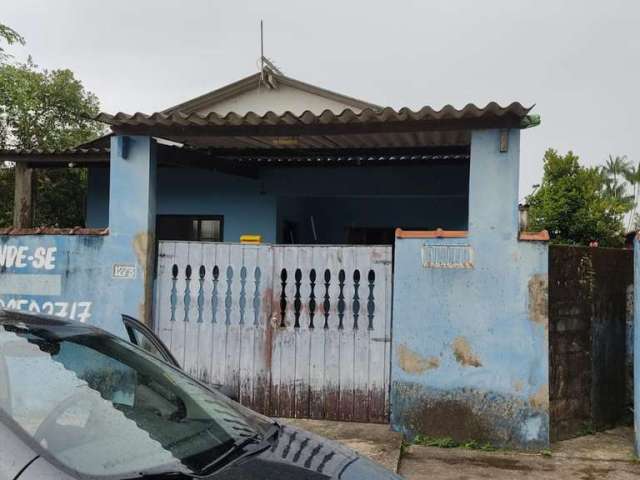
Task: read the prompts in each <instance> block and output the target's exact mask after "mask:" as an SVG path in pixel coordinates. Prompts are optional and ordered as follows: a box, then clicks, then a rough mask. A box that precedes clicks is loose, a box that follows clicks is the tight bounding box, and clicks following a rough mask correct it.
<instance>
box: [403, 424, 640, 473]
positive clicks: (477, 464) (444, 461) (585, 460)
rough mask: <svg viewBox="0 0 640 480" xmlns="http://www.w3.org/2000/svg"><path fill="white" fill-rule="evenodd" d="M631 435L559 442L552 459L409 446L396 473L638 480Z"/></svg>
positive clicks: (619, 433) (625, 431)
mask: <svg viewBox="0 0 640 480" xmlns="http://www.w3.org/2000/svg"><path fill="white" fill-rule="evenodd" d="M632 435H633V430H632V429H630V428H619V429H615V430H612V431H609V432H604V433H598V434H596V435H589V436H585V437H581V438H577V439H573V440H568V441H565V442H558V443H557V444H554V445H553V448H552V453H551V456H542V455H539V454H524V453H503V452H480V451H472V450H464V449H460V448H455V449H442V448H430V447H421V446H411V447H408V448H407V449H406V451H405V452H404V454H403V456H402V459H401V461H400V468H399V473H400V474H401V475H403V476H404V477H405V478H407V479H408V480H423V479H424V480H427V479H429V480H449V479H452V480H453V479H456V480H467V479H468V480H471V479H485V478H488V479H491V480H507V479H519V480H521V479H531V480H538V479H545V480H556V479H558V480H560V479H562V480H573V479H578V480H609V479H611V480H613V479H616V480H627V479H636V480H637V479H640V463H638V462H634V461H633V450H632Z"/></svg>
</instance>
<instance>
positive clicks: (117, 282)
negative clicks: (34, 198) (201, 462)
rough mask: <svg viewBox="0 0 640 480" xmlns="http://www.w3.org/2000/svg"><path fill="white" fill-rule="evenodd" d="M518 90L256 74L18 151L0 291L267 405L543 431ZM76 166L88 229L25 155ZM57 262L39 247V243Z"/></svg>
mask: <svg viewBox="0 0 640 480" xmlns="http://www.w3.org/2000/svg"><path fill="white" fill-rule="evenodd" d="M529 110H530V109H529V108H525V107H523V106H522V105H520V104H518V103H513V104H511V105H508V106H506V107H501V106H499V105H497V104H496V103H490V104H488V105H487V106H485V107H483V108H480V107H476V106H474V105H467V106H466V107H464V108H462V109H456V108H453V107H451V106H447V107H444V108H443V109H441V110H434V109H432V108H430V107H424V108H422V109H420V110H418V111H412V110H409V109H401V110H394V109H391V108H388V107H385V108H382V107H380V106H377V105H374V104H370V103H367V102H364V101H361V100H357V99H354V98H351V97H348V96H345V95H341V94H337V93H334V92H330V91H328V90H325V89H322V88H319V87H315V86H312V85H309V84H306V83H303V82H300V81H297V80H293V79H291V78H288V77H286V76H284V75H282V74H281V73H279V72H277V71H275V70H273V69H270V68H265V69H264V70H263V71H261V72H259V73H257V74H255V75H252V76H250V77H247V78H245V79H243V80H240V81H239V82H236V83H234V84H231V85H228V86H226V87H223V88H221V89H218V90H215V91H213V92H211V93H208V94H205V95H203V96H201V97H198V98H195V99H192V100H189V101H187V102H185V103H182V104H180V105H177V106H174V107H171V108H168V109H167V110H164V111H163V112H159V113H154V114H142V113H136V114H134V115H129V114H124V113H118V114H116V115H108V114H102V115H101V116H100V117H99V119H100V120H101V121H103V122H105V123H106V124H108V125H109V126H110V127H111V130H112V133H111V135H109V136H108V137H105V138H101V139H98V140H96V141H95V142H92V143H90V144H86V145H82V146H79V147H78V148H76V149H72V150H69V151H64V152H33V151H30V152H11V153H10V154H5V159H6V160H12V161H15V162H16V163H17V165H18V168H17V169H16V174H17V181H16V199H17V202H16V205H17V211H16V215H15V217H16V225H15V227H14V228H12V229H7V230H5V231H3V232H0V233H1V234H2V235H1V236H0V265H1V266H2V267H3V273H2V275H0V302H1V303H0V306H6V307H11V308H20V309H24V310H32V311H44V312H46V313H52V314H55V315H59V316H64V317H68V318H72V319H76V320H80V321H87V322H91V323H96V324H98V325H100V326H102V327H104V328H107V329H109V330H112V331H114V332H116V333H120V334H124V332H123V329H122V324H121V321H120V318H119V317H120V314H123V313H124V314H129V315H133V316H136V317H139V318H141V319H143V320H144V321H145V322H147V323H148V324H149V325H151V326H153V328H154V329H155V330H156V332H158V334H159V335H160V336H161V337H162V338H163V340H164V341H165V342H166V343H167V344H168V345H169V346H170V348H171V350H172V351H173V353H174V355H175V356H176V357H177V358H178V360H179V361H180V362H181V363H182V365H183V366H184V368H185V369H186V370H188V371H189V372H191V373H192V374H194V375H197V376H199V377H200V378H201V379H203V380H204V381H208V382H213V383H224V384H227V385H229V386H230V387H232V388H234V389H236V391H237V392H238V394H239V397H240V399H241V401H242V402H243V403H245V404H247V405H249V406H251V407H253V408H255V409H258V410H261V411H264V412H266V413H268V414H271V415H279V416H296V417H310V418H327V419H339V420H357V421H371V422H390V423H391V425H392V426H393V428H396V429H398V430H400V431H402V432H403V433H404V434H405V435H406V436H407V437H413V436H415V435H416V434H418V433H423V434H429V435H435V436H444V435H446V436H453V437H455V438H458V439H461V440H464V439H475V440H482V441H491V442H493V443H495V444H497V445H512V446H516V447H520V448H532V449H535V448H540V447H545V446H547V445H548V442H549V393H548V384H549V367H548V338H547V336H548V328H547V327H548V325H547V306H546V298H547V268H548V259H547V244H546V240H547V239H548V237H547V236H546V234H545V232H541V233H528V232H521V231H520V229H519V218H518V171H519V144H520V134H521V131H522V130H523V129H525V128H528V127H531V126H535V125H536V124H537V123H538V119H537V117H536V116H532V115H530V112H529ZM69 164H72V165H74V166H76V167H86V168H88V171H89V192H88V200H87V220H86V223H87V224H86V228H82V229H70V230H56V229H48V228H33V227H32V226H31V225H29V223H28V222H29V218H30V214H29V205H30V201H29V195H28V192H29V182H28V178H29V170H30V169H33V168H49V167H53V166H61V165H69ZM43 256H44V258H49V261H48V262H44V263H43V262H35V260H34V259H35V258H36V257H37V258H41V257H43Z"/></svg>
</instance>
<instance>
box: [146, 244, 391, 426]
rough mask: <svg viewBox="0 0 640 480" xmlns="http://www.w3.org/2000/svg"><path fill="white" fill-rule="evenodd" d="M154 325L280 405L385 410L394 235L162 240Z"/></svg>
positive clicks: (247, 397)
mask: <svg viewBox="0 0 640 480" xmlns="http://www.w3.org/2000/svg"><path fill="white" fill-rule="evenodd" d="M158 255H159V258H158V278H157V288H156V303H155V327H156V330H157V332H158V334H159V335H160V337H161V338H162V340H163V341H164V342H165V343H166V344H167V346H169V348H170V349H171V351H172V353H173V354H174V355H175V357H176V358H177V360H178V361H179V362H180V363H181V364H182V366H183V367H184V369H185V370H186V371H187V372H189V373H191V374H193V375H195V376H197V377H198V378H200V379H201V380H204V381H206V382H210V383H218V384H224V385H227V386H230V387H232V388H234V389H235V390H236V391H237V392H238V394H239V398H240V401H241V402H242V403H243V404H245V405H247V406H250V407H251V408H254V409H255V410H258V411H261V412H264V413H266V414H268V415H272V416H282V417H300V418H327V419H336V420H337V419H340V420H353V421H371V422H386V421H387V420H388V410H389V409H388V388H389V373H390V345H391V344H390V335H391V285H392V281H391V280H392V279H391V275H392V274H391V256H392V252H391V247H387V246H374V247H369V246H315V245H314V246H297V245H296V246H288V245H286V246H285V245H273V246H272V245H238V244H229V243H203V242H166V241H163V242H160V244H159V250H158Z"/></svg>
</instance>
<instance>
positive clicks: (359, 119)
mask: <svg viewBox="0 0 640 480" xmlns="http://www.w3.org/2000/svg"><path fill="white" fill-rule="evenodd" d="M531 108H532V107H524V106H523V105H522V104H520V103H519V102H514V103H511V104H510V105H508V106H506V107H502V106H500V105H499V104H497V103H496V102H490V103H489V104H487V105H486V106H485V107H483V108H480V107H477V106H476V105H474V104H472V103H470V104H468V105H466V106H465V107H464V108H462V109H456V108H455V107H453V106H451V105H447V106H445V107H443V108H442V109H440V110H434V109H433V108H431V107H429V106H425V107H423V108H421V109H420V110H418V111H414V110H411V109H410V108H407V107H404V108H401V109H400V110H394V109H392V108H390V107H386V108H383V109H382V110H373V109H370V108H367V109H364V110H362V111H361V112H360V113H357V112H354V111H353V110H351V109H349V108H347V109H345V110H343V111H342V112H341V113H335V112H332V111H330V110H325V111H324V112H322V113H321V114H315V113H313V112H311V111H309V110H307V111H305V112H304V113H302V114H301V115H294V114H293V113H291V112H285V113H283V114H280V115H278V114H276V113H274V112H267V113H265V114H264V115H258V114H256V113H253V112H249V113H247V114H246V115H238V114H237V113H233V112H232V113H228V114H226V115H224V116H221V115H219V114H217V113H215V112H212V113H209V114H207V115H201V114H198V113H182V112H174V113H162V112H157V113H153V114H150V115H147V114H144V113H140V112H138V113H135V114H127V113H122V112H120V113H117V114H115V115H110V114H107V113H101V114H100V115H98V117H97V120H98V121H101V122H104V123H107V124H109V125H111V126H112V127H114V128H116V129H117V128H119V127H139V126H145V127H153V126H162V127H242V126H248V127H255V126H277V125H284V126H291V125H329V124H337V125H354V124H370V123H377V124H380V123H387V124H389V123H401V122H428V121H444V120H460V121H462V120H485V121H487V122H490V121H492V120H493V121H498V120H502V122H498V123H504V124H505V126H506V125H508V124H511V125H510V126H512V127H519V126H520V122H521V121H522V120H523V119H524V118H525V117H526V116H527V114H528V113H529V111H530V110H531Z"/></svg>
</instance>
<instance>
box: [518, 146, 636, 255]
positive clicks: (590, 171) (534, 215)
mask: <svg viewBox="0 0 640 480" xmlns="http://www.w3.org/2000/svg"><path fill="white" fill-rule="evenodd" d="M610 160H612V163H611V164H608V165H607V166H605V167H604V168H599V167H591V168H586V167H583V166H582V165H580V163H579V158H578V156H576V155H574V154H573V152H568V153H567V154H566V155H560V154H558V152H557V151H555V150H553V149H549V150H547V151H546V153H545V155H544V176H543V179H542V184H541V185H540V188H538V189H537V190H536V191H535V192H534V193H532V194H531V195H530V196H529V197H527V201H528V203H529V205H530V208H529V218H530V225H531V228H532V229H546V230H548V231H549V234H550V236H551V239H552V241H554V242H556V243H566V244H577V245H588V244H589V243H590V242H591V241H598V243H599V244H600V245H601V246H620V245H621V244H622V242H623V235H624V216H625V214H626V213H627V212H629V211H630V210H631V209H632V208H633V205H634V202H633V201H631V200H630V198H631V196H629V195H627V194H626V185H625V184H624V183H623V178H624V174H623V172H622V170H621V168H622V163H623V162H620V161H618V162H617V163H616V162H615V159H610ZM625 168H626V167H625Z"/></svg>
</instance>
